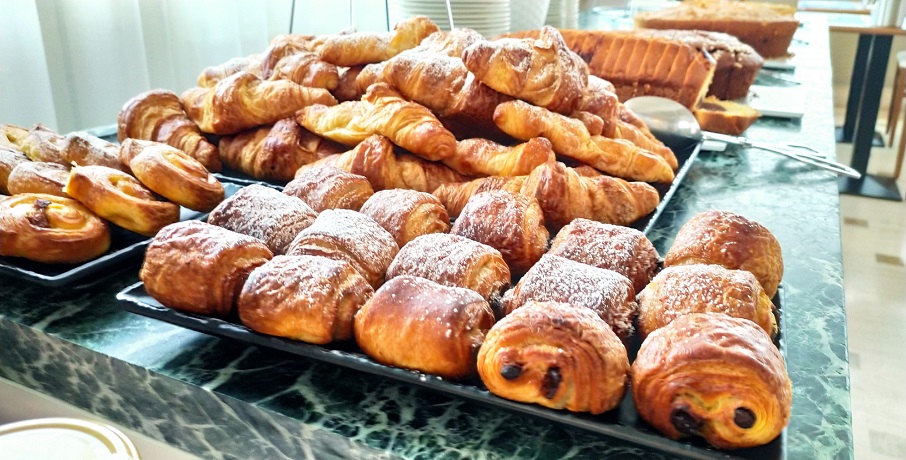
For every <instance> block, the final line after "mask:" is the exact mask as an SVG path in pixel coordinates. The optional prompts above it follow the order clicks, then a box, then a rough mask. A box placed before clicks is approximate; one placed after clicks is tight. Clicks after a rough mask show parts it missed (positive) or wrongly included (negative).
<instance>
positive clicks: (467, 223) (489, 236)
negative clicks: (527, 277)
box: [450, 190, 550, 275]
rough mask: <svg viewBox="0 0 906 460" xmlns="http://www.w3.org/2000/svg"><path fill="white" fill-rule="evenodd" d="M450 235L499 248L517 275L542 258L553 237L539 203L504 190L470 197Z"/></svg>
mask: <svg viewBox="0 0 906 460" xmlns="http://www.w3.org/2000/svg"><path fill="white" fill-rule="evenodd" d="M450 233H453V234H454V235H459V236H464V237H466V238H469V239H472V240H475V241H478V242H479V243H484V244H486V245H488V246H490V247H492V248H494V249H497V250H498V251H500V253H501V254H502V255H503V260H505V261H506V264H507V265H508V266H509V267H510V270H511V271H512V272H513V274H516V275H521V274H523V273H525V272H526V271H528V269H529V268H531V266H532V265H534V264H535V262H537V261H538V259H540V258H541V255H542V254H544V251H545V250H546V249H547V239H548V237H549V236H550V234H549V233H548V231H547V229H546V228H545V227H544V215H543V214H542V212H541V206H539V205H538V201H537V200H535V199H534V198H530V197H527V196H525V195H520V194H516V193H510V192H506V191H502V190H492V191H490V192H483V193H479V194H477V195H474V196H473V197H472V198H470V199H469V202H468V203H466V206H465V207H464V208H463V210H462V213H461V214H460V215H459V217H458V218H457V219H456V222H455V223H454V224H453V228H452V229H450Z"/></svg>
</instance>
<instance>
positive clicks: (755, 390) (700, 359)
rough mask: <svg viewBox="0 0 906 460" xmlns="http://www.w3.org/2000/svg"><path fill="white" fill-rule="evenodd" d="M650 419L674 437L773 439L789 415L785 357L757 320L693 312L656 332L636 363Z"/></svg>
mask: <svg viewBox="0 0 906 460" xmlns="http://www.w3.org/2000/svg"><path fill="white" fill-rule="evenodd" d="M632 396H633V399H634V400H635V405H636V409H637V410H638V412H639V415H640V416H641V417H642V419H643V420H645V421H646V422H648V423H650V424H651V425H653V426H654V427H655V428H657V430H658V431H660V432H661V433H663V434H665V435H666V436H668V437H670V438H672V439H679V438H682V437H685V436H702V437H704V438H705V440H706V441H708V442H709V443H710V444H711V445H712V446H714V447H717V448H720V449H736V448H742V447H753V446H758V445H762V444H766V443H768V442H770V441H771V440H773V439H774V438H776V437H777V436H778V435H779V434H780V432H781V431H782V430H783V428H784V427H785V426H786V425H787V423H788V422H789V419H790V406H791V403H792V385H791V383H790V379H789V376H788V375H787V371H786V365H785V364H784V362H783V356H781V354H780V352H779V351H778V350H777V347H775V346H774V343H773V342H772V341H771V338H770V337H768V335H767V334H766V333H765V332H764V331H763V330H762V329H761V328H759V327H758V326H757V325H756V324H755V323H753V322H751V321H749V320H746V319H741V318H732V317H729V316H727V315H724V314H721V313H694V314H691V315H687V316H683V317H681V318H678V319H677V320H676V321H674V322H672V323H670V324H669V325H667V326H665V327H663V328H661V329H658V330H656V331H654V332H653V333H652V334H651V335H649V336H648V338H647V339H646V340H645V341H644V342H643V343H642V346H641V348H640V349H639V352H638V355H637V356H636V359H635V362H633V364H632Z"/></svg>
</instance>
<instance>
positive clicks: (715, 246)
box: [664, 211, 783, 297]
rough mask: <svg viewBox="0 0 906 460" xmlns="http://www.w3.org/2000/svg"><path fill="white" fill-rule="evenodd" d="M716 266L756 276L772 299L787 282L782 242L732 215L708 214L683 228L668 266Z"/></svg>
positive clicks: (739, 217) (769, 232)
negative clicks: (743, 271)
mask: <svg viewBox="0 0 906 460" xmlns="http://www.w3.org/2000/svg"><path fill="white" fill-rule="evenodd" d="M688 264H716V265H723V266H724V267H726V268H729V269H732V270H746V271H750V272H752V274H753V275H755V278H758V282H760V283H761V285H762V286H763V287H764V292H765V293H767V295H768V297H774V294H776V293H777V287H778V286H780V280H781V278H783V254H782V253H781V250H780V242H778V241H777V238H775V237H774V235H773V234H772V233H771V231H770V230H768V229H767V228H765V227H764V226H763V225H761V224H759V223H758V222H755V221H753V220H751V219H748V218H746V217H743V216H741V215H739V214H735V213H732V212H728V211H705V212H702V213H699V214H696V215H695V216H693V217H692V218H691V219H689V221H688V222H686V223H685V224H683V226H682V227H681V228H680V229H679V231H678V232H677V234H676V238H675V239H674V240H673V244H672V245H671V246H670V250H669V251H667V255H666V256H664V266H665V267H670V266H673V265H688Z"/></svg>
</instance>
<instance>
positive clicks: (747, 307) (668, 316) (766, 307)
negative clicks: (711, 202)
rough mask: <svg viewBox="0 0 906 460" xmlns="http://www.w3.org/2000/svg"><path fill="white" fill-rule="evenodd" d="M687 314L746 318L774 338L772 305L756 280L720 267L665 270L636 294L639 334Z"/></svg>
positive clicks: (751, 276) (668, 268) (775, 327)
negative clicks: (721, 314)
mask: <svg viewBox="0 0 906 460" xmlns="http://www.w3.org/2000/svg"><path fill="white" fill-rule="evenodd" d="M690 313H724V314H726V315H729V316H732V317H734V318H745V319H747V320H750V321H752V322H754V323H755V324H757V325H758V327H760V328H762V329H764V331H765V332H766V333H767V334H768V335H770V336H771V337H774V336H775V335H776V334H777V319H776V318H775V317H774V305H773V304H772V303H771V299H770V298H769V297H768V296H767V295H766V294H765V292H764V289H763V288H762V287H761V284H759V283H758V280H757V279H755V276H754V275H752V274H751V273H749V272H747V271H745V270H729V269H726V268H724V267H721V266H720V265H677V266H673V267H667V268H665V269H664V270H663V271H661V272H660V273H658V274H657V276H655V277H654V279H652V280H651V283H650V284H649V285H648V287H646V288H645V289H644V290H642V291H641V292H640V293H639V333H641V334H642V337H643V338H644V337H646V336H648V335H649V334H651V333H652V332H653V331H655V330H657V329H659V328H662V327H664V326H666V325H667V324H670V322H672V321H674V320H676V318H679V317H680V316H683V315H688V314H690Z"/></svg>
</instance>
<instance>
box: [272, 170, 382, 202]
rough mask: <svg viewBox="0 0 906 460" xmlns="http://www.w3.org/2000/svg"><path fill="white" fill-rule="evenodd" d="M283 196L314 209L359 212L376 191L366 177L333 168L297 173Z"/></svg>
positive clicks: (284, 188)
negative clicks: (297, 200)
mask: <svg viewBox="0 0 906 460" xmlns="http://www.w3.org/2000/svg"><path fill="white" fill-rule="evenodd" d="M283 193H285V194H287V195H290V196H294V197H296V198H299V199H301V200H302V201H304V202H306V203H308V205H309V206H311V208H312V209H314V210H315V211H317V212H321V211H323V210H325V209H352V210H353V211H358V210H359V208H361V207H362V205H363V204H365V202H366V201H368V199H369V198H371V196H372V195H374V189H373V188H371V184H370V183H369V182H368V179H366V178H365V177H364V176H360V175H358V174H353V173H350V172H346V171H343V170H342V169H338V168H334V167H332V166H321V167H317V168H305V169H301V170H299V171H298V172H297V174H296V177H295V179H293V180H291V181H290V182H289V183H288V184H286V187H283Z"/></svg>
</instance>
